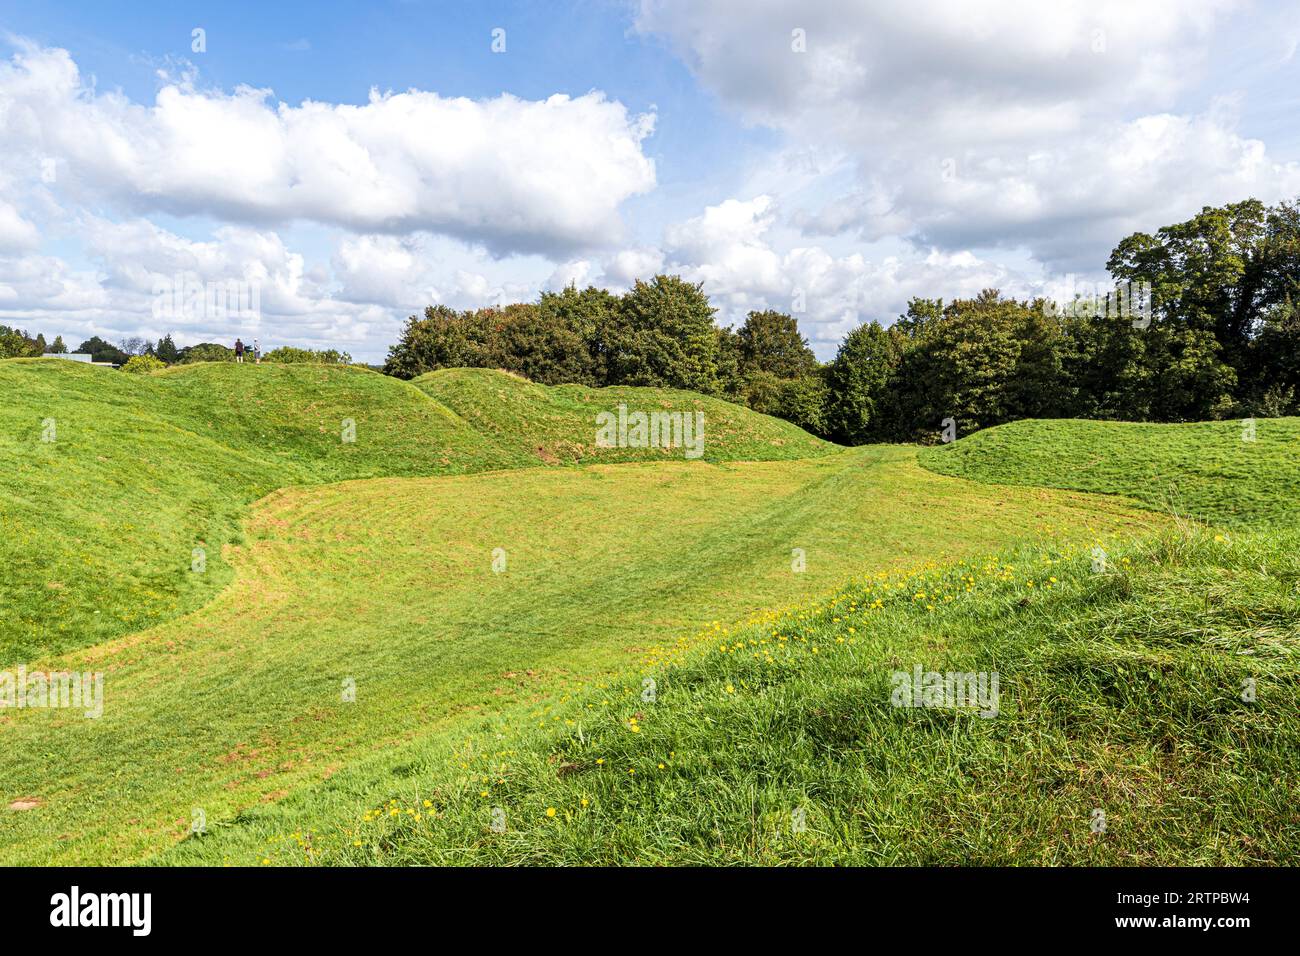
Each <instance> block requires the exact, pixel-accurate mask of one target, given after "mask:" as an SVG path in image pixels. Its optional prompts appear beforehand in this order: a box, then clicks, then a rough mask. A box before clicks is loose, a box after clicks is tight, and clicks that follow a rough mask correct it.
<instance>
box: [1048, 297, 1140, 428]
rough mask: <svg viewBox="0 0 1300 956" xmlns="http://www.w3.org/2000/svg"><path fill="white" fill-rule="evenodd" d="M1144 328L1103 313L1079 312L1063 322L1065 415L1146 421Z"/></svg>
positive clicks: (1124, 319) (1124, 318) (1130, 321)
mask: <svg viewBox="0 0 1300 956" xmlns="http://www.w3.org/2000/svg"><path fill="white" fill-rule="evenodd" d="M1148 331H1149V329H1135V328H1134V327H1133V324H1132V320H1131V319H1129V318H1127V317H1124V316H1118V315H1114V314H1107V313H1105V312H1104V311H1103V312H1100V313H1096V312H1094V311H1093V310H1091V309H1083V310H1080V311H1079V312H1078V313H1077V314H1072V315H1070V316H1068V317H1067V318H1066V319H1065V320H1064V336H1065V343H1064V347H1063V349H1062V373H1063V376H1064V378H1065V381H1066V383H1067V388H1068V389H1069V393H1070V412H1069V413H1070V415H1071V416H1073V417H1077V418H1097V419H1104V420H1113V421H1143V420H1146V419H1148V418H1150V417H1151V402H1152V394H1153V393H1152V389H1153V383H1152V378H1153V376H1154V375H1155V374H1156V373H1157V370H1156V369H1154V368H1153V367H1152V359H1151V357H1150V356H1149V355H1148V351H1147V346H1148V344H1149V342H1150V339H1151V337H1150V336H1149V335H1147V332H1148Z"/></svg>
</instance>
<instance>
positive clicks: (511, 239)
mask: <svg viewBox="0 0 1300 956" xmlns="http://www.w3.org/2000/svg"><path fill="white" fill-rule="evenodd" d="M653 126H654V117H653V115H651V114H647V115H640V116H635V115H630V114H629V113H628V111H627V109H626V108H625V107H624V106H623V105H622V104H621V103H618V102H614V101H610V100H608V99H607V98H606V97H605V96H604V95H603V94H601V93H599V92H591V93H587V94H585V95H583V96H579V97H569V96H565V95H559V94H557V95H554V96H551V97H549V98H547V99H544V100H536V101H531V100H522V99H519V98H517V97H514V96H511V95H509V94H502V95H501V96H498V97H495V98H493V99H487V100H470V99H465V98H445V97H442V96H439V95H438V94H437V93H432V92H425V91H420V90H411V91H409V92H405V93H380V92H378V91H374V90H372V91H371V94H370V98H369V101H368V102H367V103H366V104H365V105H362V106H353V105H347V104H331V103H319V102H313V101H307V102H304V103H302V104H301V105H300V106H292V105H289V104H286V103H277V102H275V101H273V99H272V94H271V92H270V91H269V90H258V89H253V88H250V87H246V86H241V87H238V88H237V89H236V90H235V91H234V92H233V93H230V94H226V93H223V92H220V91H210V90H200V89H197V88H195V86H194V83H193V79H192V78H190V77H187V78H185V79H181V80H179V81H168V82H166V84H165V85H164V86H163V87H162V88H161V89H160V90H159V91H158V94H157V96H156V99H155V102H154V103H153V104H152V105H148V106H146V105H142V104H138V103H135V102H132V101H130V100H129V99H127V98H126V97H125V96H123V95H122V94H120V93H113V92H99V91H98V90H96V89H95V88H94V86H93V85H92V84H89V83H87V82H86V81H85V80H83V78H82V77H81V74H80V71H79V70H78V68H77V65H76V64H75V63H74V62H73V60H72V57H71V56H70V55H69V54H68V52H67V51H66V50H61V49H44V48H38V47H35V46H32V45H30V44H28V45H23V46H21V47H20V48H19V50H18V52H17V53H16V54H15V55H14V57H13V59H12V61H11V62H10V63H8V64H5V65H3V66H0V137H3V139H4V141H5V144H6V151H7V152H8V161H9V162H11V163H14V162H16V163H19V164H21V165H24V166H26V167H27V168H29V169H34V168H35V167H36V165H37V163H38V160H39V159H40V158H42V157H53V158H55V159H56V160H57V161H58V169H59V178H58V185H57V188H58V190H59V191H60V192H61V193H62V194H63V195H64V196H65V197H67V198H72V199H75V200H77V201H80V202H82V203H85V204H95V203H98V202H109V203H114V204H117V205H119V206H121V207H122V208H125V209H129V210H132V211H135V212H140V213H147V212H153V211H162V212H167V213H173V214H204V215H210V216H213V217H216V218H218V219H222V220H226V221H231V222H239V223H244V224H253V225H275V224H284V223H289V222H293V221H298V220H307V221H314V222H318V223H324V224H328V225H336V226H342V227H345V228H347V229H350V230H354V231H358V232H384V233H390V234H405V233H411V232H416V231H421V230H427V231H430V232H435V233H441V234H444V235H448V236H454V237H456V238H459V239H462V240H464V241H466V242H471V243H481V244H483V245H484V246H486V247H487V248H489V249H491V250H493V251H494V252H497V253H507V252H512V251H541V252H557V251H564V250H571V249H577V248H585V247H599V246H602V245H609V244H612V243H615V242H617V241H618V240H619V239H620V237H621V235H622V229H623V227H622V222H621V220H620V218H619V212H618V209H619V205H620V204H621V203H622V202H623V201H624V200H625V199H627V198H628V197H630V196H633V195H635V194H638V193H643V192H646V191H648V190H650V189H651V188H652V187H653V186H654V184H655V170H654V163H653V161H652V160H650V159H649V158H647V157H646V156H645V155H644V153H643V152H642V150H641V144H642V141H643V140H644V139H645V137H646V136H648V135H649V134H650V133H651V131H652V130H653Z"/></svg>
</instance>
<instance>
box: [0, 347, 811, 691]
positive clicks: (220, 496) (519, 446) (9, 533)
mask: <svg viewBox="0 0 1300 956" xmlns="http://www.w3.org/2000/svg"><path fill="white" fill-rule="evenodd" d="M521 384H522V383H518V382H517V381H516V380H514V379H511V378H509V377H508V376H506V375H503V374H501V373H496V372H480V373H476V374H474V375H472V376H470V379H469V381H467V382H466V383H463V384H462V387H460V388H458V389H457V390H456V397H457V399H458V400H459V401H462V402H464V403H466V405H467V407H471V408H483V407H485V406H490V405H491V403H492V402H493V401H495V399H494V398H493V396H494V394H495V392H496V391H497V390H498V388H497V386H501V388H502V389H508V390H511V391H518V390H519V388H520V385H521ZM526 388H527V389H529V390H530V391H528V392H527V394H526V395H525V396H524V397H523V398H522V399H519V400H514V401H512V402H511V403H510V413H511V414H512V415H514V414H518V415H519V416H520V419H521V424H520V426H519V430H518V431H517V432H516V433H514V434H506V433H502V432H499V431H498V432H497V433H495V434H493V435H492V436H491V437H489V436H486V435H484V434H482V433H481V432H480V431H479V430H477V429H475V428H471V427H469V425H467V424H466V422H464V421H463V420H461V419H460V418H459V417H458V416H457V415H455V414H454V413H452V412H451V411H449V410H448V409H447V408H446V407H445V406H444V405H442V404H439V403H438V402H437V401H434V400H431V399H430V398H429V396H428V395H427V394H426V393H425V392H423V391H421V390H420V389H417V388H415V387H413V386H411V385H409V384H407V383H403V382H399V381H397V380H395V379H392V378H388V377H385V376H382V375H378V374H376V373H374V372H370V371H366V370H361V369H354V368H325V367H320V366H307V365H261V366H253V365H236V364H234V363H209V364H200V365H190V366H182V367H179V368H175V369H171V370H169V371H168V372H166V373H163V374H160V375H155V376H128V375H122V374H119V373H115V372H112V371H110V370H107V369H103V368H93V367H87V366H84V365H80V364H78V363H74V362H67V361H62V360H58V359H35V360H24V359H15V360H7V361H0V531H2V532H3V533H0V567H4V568H5V572H4V574H3V575H0V605H3V606H4V607H5V609H6V613H5V615H4V616H3V617H2V618H0V665H3V664H8V663H11V662H16V661H22V660H26V659H29V658H32V657H34V656H36V655H38V654H42V653H47V652H51V651H60V650H67V649H71V648H74V647H82V646H89V645H92V644H97V643H99V642H101V641H104V640H107V639H110V638H112V637H116V636H120V635H123V634H128V633H131V632H133V631H137V630H140V629H142V628H145V627H148V626H151V625H153V624H157V623H159V622H161V621H165V620H168V619H170V618H172V617H175V616H176V615H177V614H180V613H184V612H186V611H189V610H193V609H194V608H196V607H199V606H201V605H202V604H203V603H204V602H206V601H208V600H211V598H212V597H213V595H215V594H216V593H217V591H218V590H220V588H221V587H223V586H225V585H226V584H228V583H229V581H230V579H231V575H230V569H229V566H228V565H227V564H226V563H225V562H224V561H223V559H222V557H221V555H222V549H223V548H224V546H225V545H227V544H229V543H232V542H237V541H238V540H239V537H240V532H239V521H240V519H241V517H242V516H243V515H245V514H246V513H247V509H248V507H249V506H250V505H251V504H252V502H253V501H255V500H257V499H258V498H260V497H262V496H263V495H265V494H267V493H268V492H270V491H272V490H273V489H276V488H279V487H284V486H288V485H315V484H320V483H323V482H332V481H339V480H345V479H351V478H368V477H376V476H417V475H451V474H463V473H469V472H482V471H487V470H493V469H501V468H518V467H528V466H533V465H537V464H539V463H540V459H539V458H538V456H537V455H536V454H535V453H534V452H533V451H532V450H530V449H529V447H528V446H529V444H530V442H531V441H532V438H531V432H530V429H531V425H530V424H528V422H530V421H531V420H532V418H533V417H542V416H532V415H530V413H528V411H527V409H526V408H525V407H524V405H523V404H521V402H526V401H532V400H536V401H537V402H538V403H539V407H544V408H545V418H546V421H547V428H548V429H550V431H554V430H555V429H557V428H559V429H562V430H565V433H566V434H569V433H572V434H574V435H578V436H581V435H585V434H587V433H592V434H594V428H595V426H594V421H593V420H592V419H591V418H590V416H587V415H586V414H585V413H583V414H582V415H581V416H580V417H576V418H574V419H573V420H572V422H569V423H564V422H560V421H557V416H562V415H565V414H568V413H569V412H570V411H572V412H573V413H574V414H576V413H577V411H578V410H577V408H576V406H575V407H574V408H572V409H570V408H569V407H568V406H565V405H563V404H561V405H556V404H554V403H551V402H548V401H547V399H546V397H545V396H546V390H543V389H540V387H539V386H526ZM556 391H557V392H563V390H556ZM642 391H643V392H645V393H646V394H645V395H644V396H643V397H644V398H646V400H649V399H650V398H652V397H653V394H654V393H653V390H642ZM476 394H477V395H479V398H478V399H475V398H474V396H475V395H476ZM539 396H540V397H539ZM709 409H710V411H709V414H710V419H709V421H710V422H711V423H712V422H714V421H715V420H716V421H718V422H731V423H733V424H734V425H735V427H734V428H731V429H730V430H727V429H724V428H722V427H719V428H718V430H717V431H716V433H715V432H713V431H710V433H709V443H708V444H706V455H705V457H706V459H712V458H716V457H721V458H730V459H771V458H785V457H791V453H792V450H799V451H801V452H802V453H812V452H815V451H825V450H833V448H834V446H830V445H826V444H825V443H823V442H818V441H817V440H816V439H813V438H811V437H810V436H808V435H806V434H805V433H803V432H800V431H799V430H798V429H792V428H791V427H790V426H788V425H785V424H784V423H777V424H773V423H774V422H775V420H774V419H768V418H766V417H764V416H756V415H752V414H751V413H748V412H746V411H744V410H743V409H739V408H738V407H737V406H731V405H726V404H725V403H718V402H714V403H711V404H710V406H709ZM46 419H53V420H54V421H55V424H56V429H57V436H56V437H57V440H56V441H55V442H53V443H45V442H42V441H41V437H42V422H43V421H44V420H46ZM344 419H352V420H353V421H354V422H355V425H356V441H355V442H351V443H347V442H344V441H343V440H342V435H343V421H344ZM751 420H752V421H753V424H752V425H751V424H749V422H750V421H751ZM549 433H550V432H548V434H549ZM774 440H775V441H784V442H785V443H784V444H773V441H774ZM199 546H201V547H203V548H204V550H205V551H206V553H207V569H206V571H205V572H204V573H203V574H195V573H193V572H192V570H191V566H192V560H191V559H192V551H193V549H194V548H195V547H199Z"/></svg>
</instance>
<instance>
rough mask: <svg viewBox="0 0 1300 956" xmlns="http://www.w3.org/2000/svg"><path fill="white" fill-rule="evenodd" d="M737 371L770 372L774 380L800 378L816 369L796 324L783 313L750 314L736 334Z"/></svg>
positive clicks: (764, 312)
mask: <svg viewBox="0 0 1300 956" xmlns="http://www.w3.org/2000/svg"><path fill="white" fill-rule="evenodd" d="M736 339H737V344H738V345H739V347H740V359H741V361H740V364H741V370H742V371H743V372H745V373H749V372H753V371H762V372H770V373H772V374H773V375H775V376H777V378H782V379H787V378H801V377H802V376H804V375H807V374H809V373H810V372H812V371H813V370H814V369H815V368H817V358H816V356H814V355H813V352H812V349H810V348H809V347H808V340H807V339H805V338H804V337H803V336H802V335H800V334H799V323H798V322H797V321H796V320H795V319H794V318H793V317H792V316H789V315H786V314H785V313H783V312H773V311H772V310H770V309H768V310H766V311H763V312H750V313H749V315H748V316H746V318H745V322H744V324H743V325H741V327H740V329H739V330H738V331H737V333H736Z"/></svg>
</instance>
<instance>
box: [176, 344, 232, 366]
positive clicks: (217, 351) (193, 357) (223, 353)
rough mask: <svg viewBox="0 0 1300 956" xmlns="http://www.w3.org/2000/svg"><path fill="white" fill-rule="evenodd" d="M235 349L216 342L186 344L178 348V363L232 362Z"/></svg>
mask: <svg viewBox="0 0 1300 956" xmlns="http://www.w3.org/2000/svg"><path fill="white" fill-rule="evenodd" d="M234 360H235V350H234V349H232V348H227V347H226V346H224V345H221V344H220V343H218V342H200V343H199V344H198V345H187V346H186V347H185V348H183V349H181V350H180V363H181V364H182V365H189V364H192V363H194V362H233V361H234Z"/></svg>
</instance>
